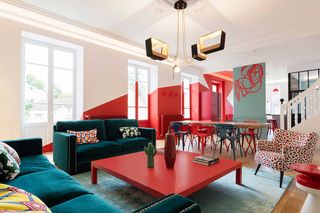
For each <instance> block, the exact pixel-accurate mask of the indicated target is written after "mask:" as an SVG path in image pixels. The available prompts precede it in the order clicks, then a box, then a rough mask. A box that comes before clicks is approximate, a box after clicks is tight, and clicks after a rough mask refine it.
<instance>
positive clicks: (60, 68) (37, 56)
mask: <svg viewBox="0 0 320 213" xmlns="http://www.w3.org/2000/svg"><path fill="white" fill-rule="evenodd" d="M22 45H23V47H22V105H23V107H22V125H21V126H22V136H23V137H41V138H42V139H43V144H44V145H45V144H49V143H51V142H52V134H53V130H52V128H53V125H54V124H55V123H56V122H57V121H62V120H73V119H74V118H75V73H76V72H75V67H76V57H75V51H74V50H72V49H68V48H64V47H59V46H55V45H51V44H47V43H44V42H38V41H34V40H30V39H23V41H22Z"/></svg>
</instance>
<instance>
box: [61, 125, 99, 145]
mask: <svg viewBox="0 0 320 213" xmlns="http://www.w3.org/2000/svg"><path fill="white" fill-rule="evenodd" d="M67 133H70V134H73V135H75V136H77V143H78V144H89V143H98V142H99V140H98V138H97V133H98V130H97V129H92V130H87V131H73V130H67Z"/></svg>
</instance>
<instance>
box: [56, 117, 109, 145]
mask: <svg viewBox="0 0 320 213" xmlns="http://www.w3.org/2000/svg"><path fill="white" fill-rule="evenodd" d="M56 129H57V131H58V132H67V130H74V131H84V130H92V129H97V130H98V134H97V136H98V139H99V140H103V141H105V140H107V136H106V129H105V127H104V122H103V120H85V121H58V122H57V125H56Z"/></svg>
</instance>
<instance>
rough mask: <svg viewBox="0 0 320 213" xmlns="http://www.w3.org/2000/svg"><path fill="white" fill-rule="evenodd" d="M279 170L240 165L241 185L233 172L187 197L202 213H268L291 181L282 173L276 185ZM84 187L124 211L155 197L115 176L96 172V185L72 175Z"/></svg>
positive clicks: (87, 178) (139, 205) (85, 178)
mask: <svg viewBox="0 0 320 213" xmlns="http://www.w3.org/2000/svg"><path fill="white" fill-rule="evenodd" d="M279 175H280V174H279V173H278V172H270V171H263V169H260V171H259V173H258V175H257V176H255V175H254V170H253V169H249V168H245V167H243V168H242V184H243V185H242V186H239V185H237V184H235V173H234V172H233V173H230V174H228V175H226V176H225V177H222V178H220V179H219V180H217V181H215V182H213V183H211V184H210V185H208V186H207V187H205V188H203V189H201V190H200V191H198V192H196V193H194V194H192V195H190V196H189V198H190V199H192V200H194V201H195V202H197V203H198V204H199V205H200V207H201V211H202V212H204V213H212V212H239V213H241V212H246V213H248V212H259V213H264V212H265V213H270V212H271V211H272V210H273V208H274V207H275V205H276V204H277V203H278V201H279V200H280V198H281V197H282V195H283V194H284V192H285V190H286V189H287V187H288V186H289V184H290V182H291V181H292V179H293V178H292V177H289V176H285V177H284V180H283V185H282V187H283V188H282V189H280V188H279ZM73 177H74V178H75V179H76V180H78V181H79V182H80V183H81V184H82V185H84V186H85V187H86V188H88V189H90V190H91V191H92V192H94V193H95V194H96V195H98V196H100V197H101V198H103V199H105V200H107V201H108V202H109V203H111V204H113V205H114V206H116V207H117V208H118V209H120V210H121V211H123V212H131V211H133V210H136V209H138V208H140V207H142V206H144V205H145V204H147V203H150V202H152V201H154V200H155V198H154V197H152V196H150V195H148V194H146V193H144V192H142V191H140V190H139V189H137V188H135V187H133V186H131V185H129V184H127V183H125V182H123V181H121V180H120V179H117V178H115V177H113V176H111V175H109V174H107V173H105V172H99V171H98V184H96V185H92V184H91V181H90V172H86V173H82V174H78V175H74V176H73Z"/></svg>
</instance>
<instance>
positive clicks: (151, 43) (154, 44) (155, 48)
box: [145, 0, 226, 73]
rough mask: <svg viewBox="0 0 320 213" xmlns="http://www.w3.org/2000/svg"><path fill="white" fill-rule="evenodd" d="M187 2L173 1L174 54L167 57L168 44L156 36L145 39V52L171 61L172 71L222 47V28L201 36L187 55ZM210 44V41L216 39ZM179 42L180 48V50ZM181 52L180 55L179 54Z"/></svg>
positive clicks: (223, 42)
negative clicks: (174, 21) (175, 33)
mask: <svg viewBox="0 0 320 213" xmlns="http://www.w3.org/2000/svg"><path fill="white" fill-rule="evenodd" d="M187 6H188V4H187V2H186V1H185V0H179V1H176V2H175V3H174V8H175V9H176V10H177V38H176V42H177V44H176V45H177V46H176V52H175V55H174V56H173V57H171V58H169V45H168V44H167V43H166V42H163V41H161V40H159V39H156V38H152V37H151V38H148V39H147V40H146V41H145V45H146V54H147V56H148V57H150V58H151V59H153V60H169V61H170V62H172V69H173V71H174V73H178V72H180V70H181V66H184V65H189V64H192V63H193V60H194V59H195V60H198V61H203V60H206V59H207V55H208V54H211V53H213V52H217V51H220V50H223V49H224V46H225V37H226V34H225V32H224V31H222V30H218V31H216V32H213V33H210V34H207V35H204V36H201V37H200V38H199V41H198V42H197V43H196V44H193V45H192V46H191V56H188V54H187V51H186V24H185V14H184V11H185V9H186V8H187ZM217 38H219V39H218V42H214V43H212V42H211V44H208V43H210V41H212V40H217ZM180 44H181V45H182V50H180V48H181V47H180ZM180 53H181V55H180Z"/></svg>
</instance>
